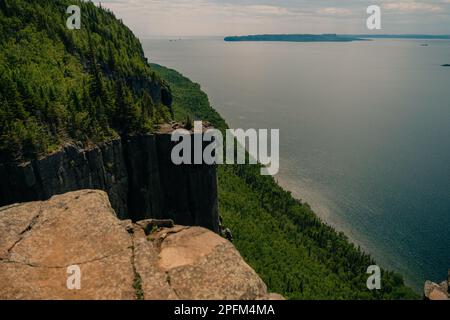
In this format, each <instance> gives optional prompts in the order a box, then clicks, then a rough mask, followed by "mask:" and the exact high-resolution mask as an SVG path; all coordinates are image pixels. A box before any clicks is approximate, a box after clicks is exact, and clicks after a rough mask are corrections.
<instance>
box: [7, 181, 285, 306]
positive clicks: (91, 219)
mask: <svg viewBox="0 0 450 320" xmlns="http://www.w3.org/2000/svg"><path fill="white" fill-rule="evenodd" d="M149 223H150V224H151V223H154V222H152V221H151V220H146V221H143V222H139V223H137V224H133V223H132V222H131V221H130V220H125V221H120V220H119V219H117V217H116V214H115V212H114V210H113V209H112V208H111V205H110V203H109V200H108V196H107V195H106V193H104V192H103V191H94V190H82V191H77V192H71V193H67V194H64V195H59V196H54V197H53V198H51V199H50V200H48V201H42V202H30V203H24V204H16V205H11V206H7V207H3V208H0V283H1V286H0V299H88V300H89V299H126V300H132V299H278V298H282V297H281V296H279V295H273V294H268V292H267V288H266V285H265V284H264V283H263V281H262V280H261V279H260V278H259V276H258V275H257V274H256V273H255V272H254V271H253V269H252V268H250V267H249V266H248V265H247V264H246V263H245V262H244V260H243V259H242V257H241V256H240V255H239V253H238V252H237V250H236V249H235V248H234V246H233V245H232V244H231V243H230V242H228V241H227V240H225V239H223V238H221V237H219V236H218V235H217V234H215V233H213V232H211V231H209V230H207V229H204V228H200V227H183V226H173V227H171V228H152V229H151V228H146V224H149ZM72 265H77V266H79V268H80V271H81V278H80V280H81V281H80V283H81V288H80V289H79V290H78V289H72V290H70V289H68V288H67V280H68V278H69V277H70V276H71V274H68V273H67V267H68V266H72Z"/></svg>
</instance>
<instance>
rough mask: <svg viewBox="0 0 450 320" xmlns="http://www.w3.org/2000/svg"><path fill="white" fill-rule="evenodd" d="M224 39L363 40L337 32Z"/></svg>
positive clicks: (290, 40) (288, 40) (286, 40)
mask: <svg viewBox="0 0 450 320" xmlns="http://www.w3.org/2000/svg"><path fill="white" fill-rule="evenodd" d="M224 40H225V41H231V42H233V41H284V42H351V41H363V40H364V39H360V38H358V37H355V36H350V35H337V34H261V35H249V36H233V37H225V39H224Z"/></svg>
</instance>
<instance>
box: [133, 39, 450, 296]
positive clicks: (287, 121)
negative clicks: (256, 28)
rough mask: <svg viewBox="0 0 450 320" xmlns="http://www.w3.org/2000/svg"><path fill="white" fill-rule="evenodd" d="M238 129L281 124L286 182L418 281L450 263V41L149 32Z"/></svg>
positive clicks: (156, 53) (153, 44) (439, 274)
mask: <svg viewBox="0 0 450 320" xmlns="http://www.w3.org/2000/svg"><path fill="white" fill-rule="evenodd" d="M142 42H143V45H144V49H145V52H146V55H147V57H148V58H149V60H150V61H151V62H154V63H158V64H161V65H165V66H168V67H171V68H174V69H176V70H178V71H180V72H181V73H183V74H184V75H185V76H187V77H189V78H190V79H192V80H193V81H195V82H198V83H200V84H201V85H202V88H203V89H204V90H205V91H206V92H207V93H208V95H209V97H210V100H211V102H212V105H213V106H214V108H215V109H216V110H218V111H219V112H220V113H221V115H222V116H223V117H224V118H225V119H226V121H227V122H228V123H229V125H230V126H231V127H233V128H268V129H269V128H278V129H280V173H279V175H278V176H277V177H276V178H277V179H278V180H279V183H280V184H281V185H283V186H284V187H286V188H287V189H289V190H290V191H292V193H293V194H294V195H295V196H296V197H298V198H301V199H303V200H305V201H307V202H308V203H310V204H311V205H312V207H313V208H314V210H315V211H316V212H317V213H318V214H319V215H320V217H321V218H322V219H323V220H324V221H326V222H327V223H328V224H331V225H333V226H334V227H336V228H337V229H338V230H341V231H344V232H345V233H346V234H347V235H348V236H349V237H350V238H351V239H352V241H354V242H355V243H357V244H359V245H361V247H363V248H364V249H365V250H366V251H368V252H370V253H371V254H372V255H373V256H374V257H375V259H376V260H377V261H378V263H379V264H380V265H382V266H383V267H388V268H390V269H395V270H398V271H400V272H402V273H403V274H404V276H405V278H406V279H407V282H408V283H409V284H410V285H413V286H414V287H415V288H416V289H419V288H420V287H421V286H422V285H423V281H424V280H425V279H431V280H435V281H442V280H444V279H445V277H446V275H447V270H448V268H450V68H445V67H442V66H441V65H442V64H445V63H450V41H440V40H433V41H430V40H428V41H426V43H428V44H429V45H428V46H421V44H423V43H424V41H419V40H375V41H369V42H352V43H287V42H278V43H270V42H238V43H231V42H224V41H222V40H221V39H217V38H210V39H207V38H204V39H183V40H179V41H168V40H163V39H152V40H143V41H142Z"/></svg>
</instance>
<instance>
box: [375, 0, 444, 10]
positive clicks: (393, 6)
mask: <svg viewBox="0 0 450 320" xmlns="http://www.w3.org/2000/svg"><path fill="white" fill-rule="evenodd" d="M382 7H383V9H385V10H392V11H400V12H407V13H413V12H428V13H429V12H441V11H443V8H442V7H441V6H440V5H439V4H432V3H426V2H416V1H398V2H389V3H384V4H383V5H382Z"/></svg>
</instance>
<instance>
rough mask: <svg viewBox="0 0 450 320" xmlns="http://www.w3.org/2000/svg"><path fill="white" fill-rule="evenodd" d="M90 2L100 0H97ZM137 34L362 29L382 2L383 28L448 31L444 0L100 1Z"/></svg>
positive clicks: (449, 2)
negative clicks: (369, 10) (370, 10)
mask: <svg viewBox="0 0 450 320" xmlns="http://www.w3.org/2000/svg"><path fill="white" fill-rule="evenodd" d="M94 2H97V3H98V2H100V1H98V0H96V1H94ZM101 3H102V5H103V6H105V7H107V8H110V9H112V10H113V11H114V12H115V13H116V15H117V16H118V17H119V18H122V19H123V20H124V22H125V23H126V24H127V25H129V26H130V27H131V28H132V29H133V31H135V32H136V33H137V35H138V36H141V37H153V36H164V37H171V36H194V35H235V34H250V33H253V34H254V33H366V32H367V31H368V30H367V29H366V23H365V21H366V18H367V13H366V8H367V7H368V6H369V5H372V4H379V5H381V7H382V13H386V15H383V32H386V33H446V34H449V33H450V0H420V1H419V0H418V1H413V0H376V1H375V0H334V1H333V0H104V1H101Z"/></svg>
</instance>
